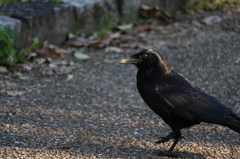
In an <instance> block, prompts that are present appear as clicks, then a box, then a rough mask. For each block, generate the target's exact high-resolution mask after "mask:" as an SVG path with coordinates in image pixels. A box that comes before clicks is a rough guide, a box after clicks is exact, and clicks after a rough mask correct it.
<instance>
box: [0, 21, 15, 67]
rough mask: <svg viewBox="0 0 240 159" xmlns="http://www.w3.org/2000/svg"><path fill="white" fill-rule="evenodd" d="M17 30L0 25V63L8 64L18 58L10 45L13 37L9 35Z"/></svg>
mask: <svg viewBox="0 0 240 159" xmlns="http://www.w3.org/2000/svg"><path fill="white" fill-rule="evenodd" d="M13 34H17V32H15V31H13V30H11V29H10V28H7V27H5V26H3V25H0V64H1V65H9V64H13V63H14V62H15V61H18V60H19V57H18V56H17V51H16V50H15V49H14V48H13V47H12V45H13V39H12V38H11V37H10V36H11V35H13Z"/></svg>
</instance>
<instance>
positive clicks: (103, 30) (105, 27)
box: [96, 12, 115, 39]
mask: <svg viewBox="0 0 240 159" xmlns="http://www.w3.org/2000/svg"><path fill="white" fill-rule="evenodd" d="M114 24H115V22H114V20H113V16H112V14H111V13H110V12H107V13H106V14H104V15H103V16H102V17H101V19H100V22H99V25H98V28H97V31H96V32H97V36H98V37H99V38H100V39H104V38H105V37H106V35H107V34H108V31H109V30H110V29H111V28H112V27H113V26H114Z"/></svg>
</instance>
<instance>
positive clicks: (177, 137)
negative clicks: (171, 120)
mask: <svg viewBox="0 0 240 159" xmlns="http://www.w3.org/2000/svg"><path fill="white" fill-rule="evenodd" d="M173 134H174V139H175V141H174V142H173V144H172V146H171V147H170V149H169V150H168V152H172V150H173V149H174V147H175V146H176V144H177V143H178V141H180V140H181V139H182V134H181V131H180V129H179V128H173Z"/></svg>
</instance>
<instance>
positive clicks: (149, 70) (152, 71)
mask: <svg viewBox="0 0 240 159" xmlns="http://www.w3.org/2000/svg"><path fill="white" fill-rule="evenodd" d="M170 72H171V69H170V68H169V67H168V66H167V65H166V66H165V67H163V66H161V67H160V66H158V67H138V73H139V75H140V76H143V77H145V78H158V77H162V76H165V75H167V74H169V73H170Z"/></svg>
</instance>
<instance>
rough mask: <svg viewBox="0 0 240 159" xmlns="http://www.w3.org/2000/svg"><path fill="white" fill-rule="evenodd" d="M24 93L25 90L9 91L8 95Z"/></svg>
mask: <svg viewBox="0 0 240 159" xmlns="http://www.w3.org/2000/svg"><path fill="white" fill-rule="evenodd" d="M23 94H25V92H23V91H7V95H9V96H13V97H15V96H18V95H23Z"/></svg>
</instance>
